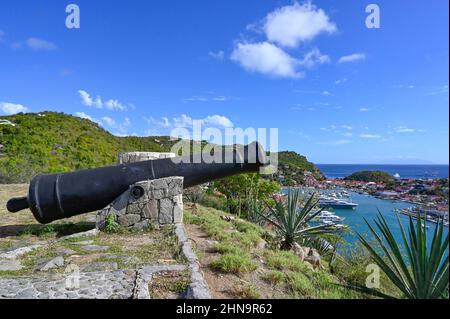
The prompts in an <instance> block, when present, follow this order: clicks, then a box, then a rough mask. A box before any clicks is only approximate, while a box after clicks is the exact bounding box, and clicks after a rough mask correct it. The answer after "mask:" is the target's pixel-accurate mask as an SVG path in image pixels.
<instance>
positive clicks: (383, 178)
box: [345, 171, 395, 184]
mask: <svg viewBox="0 0 450 319" xmlns="http://www.w3.org/2000/svg"><path fill="white" fill-rule="evenodd" d="M345 180H348V181H360V182H367V183H369V182H374V183H385V184H389V183H392V182H394V181H395V178H394V177H393V176H391V175H389V174H388V173H386V172H383V171H362V172H355V173H353V174H352V175H350V176H348V177H346V178H345Z"/></svg>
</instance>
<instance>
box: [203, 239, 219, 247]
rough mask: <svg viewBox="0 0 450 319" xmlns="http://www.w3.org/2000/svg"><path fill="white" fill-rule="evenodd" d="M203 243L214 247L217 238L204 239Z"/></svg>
mask: <svg viewBox="0 0 450 319" xmlns="http://www.w3.org/2000/svg"><path fill="white" fill-rule="evenodd" d="M205 243H206V244H207V245H208V246H210V247H214V246H215V245H217V244H218V243H219V242H218V241H217V240H205Z"/></svg>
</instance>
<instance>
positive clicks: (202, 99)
mask: <svg viewBox="0 0 450 319" xmlns="http://www.w3.org/2000/svg"><path fill="white" fill-rule="evenodd" d="M183 101H184V102H208V101H209V99H208V98H207V97H205V96H193V97H189V98H186V99H183Z"/></svg>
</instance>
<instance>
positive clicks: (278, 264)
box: [266, 251, 306, 271]
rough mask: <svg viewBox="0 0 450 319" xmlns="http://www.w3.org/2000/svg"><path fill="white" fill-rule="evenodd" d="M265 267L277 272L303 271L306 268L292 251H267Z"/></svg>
mask: <svg viewBox="0 0 450 319" xmlns="http://www.w3.org/2000/svg"><path fill="white" fill-rule="evenodd" d="M266 261H267V266H268V267H269V268H271V269H278V270H294V271H299V270H304V269H306V266H305V265H304V264H303V262H302V261H301V260H300V258H299V257H298V256H297V255H295V254H294V253H293V252H292V251H269V252H267V253H266Z"/></svg>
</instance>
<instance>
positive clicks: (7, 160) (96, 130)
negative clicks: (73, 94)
mask: <svg viewBox="0 0 450 319" xmlns="http://www.w3.org/2000/svg"><path fill="white" fill-rule="evenodd" d="M2 120H3V121H2ZM5 120H6V121H5ZM7 121H9V122H11V123H13V124H14V126H13V125H10V124H8V122H7ZM175 142H176V141H170V138H169V137H167V136H162V137H154V136H152V137H118V136H114V135H112V134H111V133H109V132H108V131H106V130H104V129H103V128H102V127H101V126H99V125H98V124H96V123H94V122H92V121H89V120H86V119H81V118H78V117H74V116H71V115H67V114H63V113H55V112H42V113H27V114H17V115H13V116H0V183H13V182H28V181H29V180H30V178H32V177H33V176H35V175H36V174H40V173H56V172H67V171H73V170H80V169H86V168H92V167H98V166H105V165H113V164H115V163H117V156H118V154H119V153H120V152H127V151H143V152H146V151H147V152H169V151H170V149H171V147H172V146H173V145H174V143H175ZM187 142H188V141H187ZM279 158H280V164H282V165H283V164H285V165H288V166H289V167H290V168H292V171H293V172H294V171H298V170H308V171H311V172H317V174H318V175H321V173H320V171H319V170H318V169H317V168H316V167H315V166H314V164H312V163H309V162H308V161H307V160H306V158H305V157H303V156H300V155H298V154H296V153H294V152H281V153H280V156H279ZM283 167H284V166H283Z"/></svg>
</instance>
